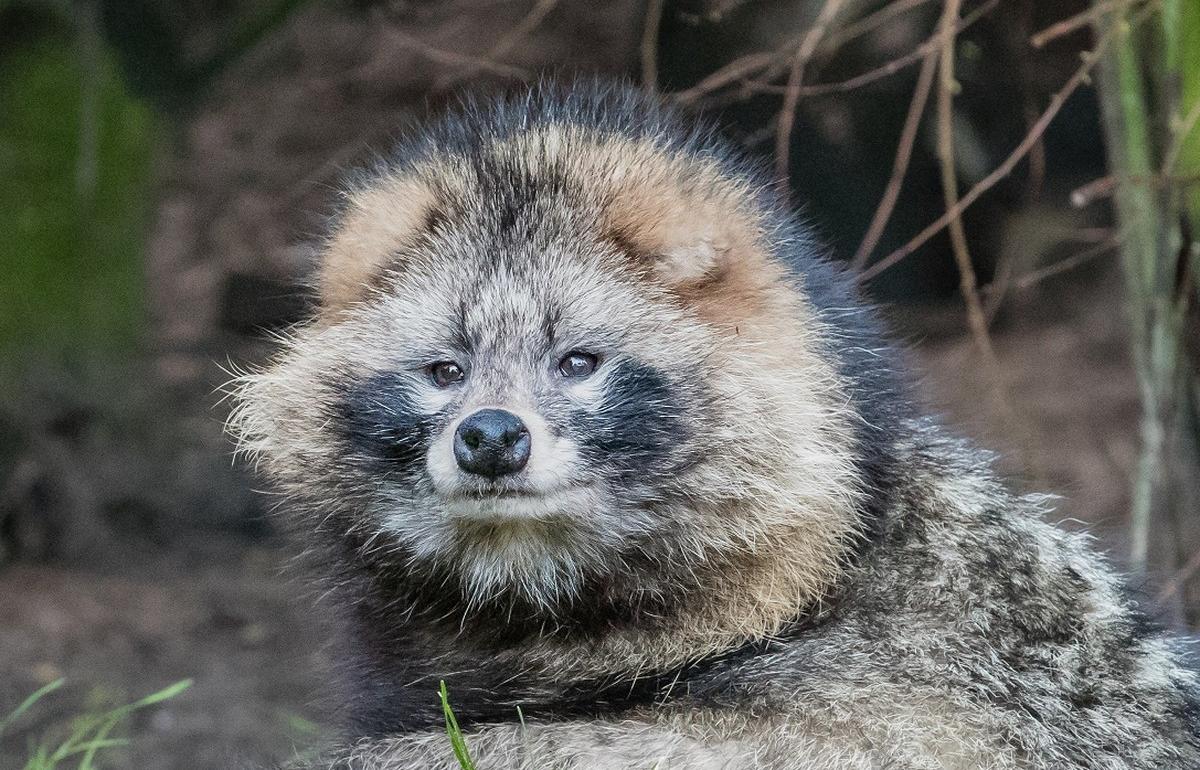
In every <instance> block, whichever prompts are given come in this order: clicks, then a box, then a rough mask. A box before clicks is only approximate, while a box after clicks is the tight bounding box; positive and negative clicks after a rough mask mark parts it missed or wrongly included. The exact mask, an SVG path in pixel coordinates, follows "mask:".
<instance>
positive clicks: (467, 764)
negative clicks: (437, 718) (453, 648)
mask: <svg viewBox="0 0 1200 770" xmlns="http://www.w3.org/2000/svg"><path fill="white" fill-rule="evenodd" d="M438 692H439V694H440V695H441V698H442V713H443V714H445V716H446V735H448V736H450V747H451V748H452V749H453V750H454V758H455V759H457V760H458V764H459V767H461V768H462V770H475V763H474V762H472V761H471V755H470V753H468V752H467V742H466V740H464V739H463V734H462V730H461V729H460V728H459V726H458V719H457V717H455V716H454V710H453V709H451V708H450V693H449V692H448V691H447V690H446V682H445V681H444V680H443V681H442V682H441V687H440V688H439V690H438Z"/></svg>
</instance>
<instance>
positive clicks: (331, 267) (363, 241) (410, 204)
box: [319, 177, 437, 315]
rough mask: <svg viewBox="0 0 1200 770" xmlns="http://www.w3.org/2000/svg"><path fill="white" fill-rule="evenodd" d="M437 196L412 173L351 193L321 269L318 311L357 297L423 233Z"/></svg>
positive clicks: (326, 311)
mask: <svg viewBox="0 0 1200 770" xmlns="http://www.w3.org/2000/svg"><path fill="white" fill-rule="evenodd" d="M436 205H437V200H436V197H435V195H434V192H433V190H432V189H430V187H429V186H428V185H427V184H425V183H424V182H422V181H420V180H419V179H416V178H413V177H390V178H387V179H385V180H383V181H382V182H381V183H379V184H377V185H374V186H372V187H370V188H368V189H364V190H360V191H357V192H355V193H353V194H352V195H351V196H350V200H349V202H348V204H347V207H346V215H345V217H344V219H343V220H342V222H341V225H340V226H339V227H338V229H337V231H336V232H335V233H334V234H333V237H332V238H331V239H330V242H329V245H328V246H327V248H326V250H325V255H324V259H323V261H322V264H321V268H320V275H319V284H320V294H321V306H322V313H323V315H328V314H335V313H337V312H340V311H342V310H345V309H346V308H347V307H349V306H350V305H352V304H353V303H354V302H356V301H359V300H361V299H362V298H363V297H364V295H365V294H366V292H367V290H368V288H369V287H370V286H371V285H372V284H373V283H374V282H375V281H376V280H377V279H378V276H379V275H380V273H381V271H382V270H383V269H384V268H385V267H386V266H387V264H388V263H389V261H391V260H393V259H395V257H396V253H397V251H399V250H400V249H403V248H404V247H405V246H406V245H409V244H411V243H412V242H413V241H414V240H415V239H416V238H417V237H418V236H419V235H420V234H421V232H422V230H423V228H424V227H425V226H426V222H427V221H428V218H429V217H430V215H431V214H432V213H433V212H434V211H435V208H436Z"/></svg>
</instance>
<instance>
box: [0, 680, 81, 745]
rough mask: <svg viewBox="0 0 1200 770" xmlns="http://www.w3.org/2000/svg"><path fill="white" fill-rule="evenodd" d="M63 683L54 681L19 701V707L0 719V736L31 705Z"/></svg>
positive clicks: (31, 706) (62, 681)
mask: <svg viewBox="0 0 1200 770" xmlns="http://www.w3.org/2000/svg"><path fill="white" fill-rule="evenodd" d="M65 681H66V680H65V679H55V680H54V681H53V682H51V683H50V684H47V685H45V686H43V687H39V688H38V689H36V690H34V691H33V693H32V694H31V695H30V696H29V697H28V698H26V699H25V700H23V701H21V705H19V706H17V707H16V708H15V709H13V710H12V711H11V712H9V714H8V716H6V717H4V718H3V719H0V735H4V731H5V730H6V729H7V728H8V727H9V726H10V725H11V724H12V723H13V722H15V721H17V720H18V719H20V718H21V715H22V714H24V713H25V712H26V711H28V710H29V709H31V708H33V705H34V704H35V703H37V702H38V701H40V700H41V699H42V698H44V697H46V696H47V695H49V694H50V693H52V692H54V691H55V690H57V689H58V688H60V687H62V686H63V683H64V682H65Z"/></svg>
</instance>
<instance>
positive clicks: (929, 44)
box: [744, 0, 1000, 97]
mask: <svg viewBox="0 0 1200 770" xmlns="http://www.w3.org/2000/svg"><path fill="white" fill-rule="evenodd" d="M999 2H1000V0H988V2H985V3H983V4H981V5H980V6H979V7H978V8H976V9H975V10H973V11H971V13H969V14H967V15H966V16H964V17H963V18H962V20H961V21H959V22H958V23H957V24H956V25H955V31H956V32H958V33H961V32H963V31H964V30H966V29H967V28H968V27H970V26H971V25H973V24H974V23H975V22H977V21H979V20H980V19H981V18H983V17H984V15H986V14H987V13H988V12H989V11H991V10H992V9H993V8H995V7H996V6H997V5H998V4H999ZM940 44H941V41H940V40H939V39H938V35H937V33H936V32H935V33H934V34H933V35H932V36H930V37H929V39H928V40H926V41H925V42H924V43H922V44H921V45H919V46H917V47H916V48H914V49H913V50H912V51H909V52H908V53H906V54H904V55H902V56H898V57H896V58H894V59H890V60H888V61H886V62H884V63H883V64H880V65H879V66H877V67H873V68H872V69H869V70H867V71H866V72H863V73H860V74H858V75H855V76H854V77H851V78H847V79H846V80H837V81H834V82H831V83H814V84H812V85H807V86H801V87H800V89H799V95H800V96H801V97H809V96H823V95H825V94H833V93H844V92H846V91H853V90H855V89H857V88H862V87H863V86H866V85H870V84H871V83H874V82H875V81H877V80H882V79H884V78H886V77H888V76H890V75H894V74H896V73H897V72H900V71H901V70H903V69H905V68H907V67H909V66H911V65H913V64H916V63H917V62H919V61H921V60H922V59H923V58H924V57H925V56H926V55H927V54H929V53H930V52H935V53H936V52H937V50H938V47H939V46H940ZM744 87H745V88H746V90H748V91H750V92H752V93H763V94H781V93H786V92H787V86H780V85H775V84H773V83H769V82H766V81H754V80H751V81H747V82H746V83H745V84H744Z"/></svg>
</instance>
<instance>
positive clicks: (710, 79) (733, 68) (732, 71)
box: [671, 51, 777, 104]
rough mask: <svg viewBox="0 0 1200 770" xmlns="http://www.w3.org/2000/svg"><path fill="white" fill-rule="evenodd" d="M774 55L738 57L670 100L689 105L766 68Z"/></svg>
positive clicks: (764, 53) (753, 54) (678, 92)
mask: <svg viewBox="0 0 1200 770" xmlns="http://www.w3.org/2000/svg"><path fill="white" fill-rule="evenodd" d="M776 55H777V54H776V52H774V51H762V52H759V53H752V54H747V55H745V56H739V57H738V58H736V59H734V60H733V61H731V62H729V63H728V64H726V65H725V66H723V67H721V68H720V69H718V70H716V71H714V72H713V73H711V74H710V75H707V76H706V77H705V78H704V79H703V80H701V81H700V82H699V83H697V84H696V85H694V86H692V87H691V88H688V89H685V90H683V91H677V92H675V93H674V94H672V96H671V98H672V99H673V100H674V101H675V102H676V103H678V104H691V103H693V102H695V101H697V100H699V99H700V98H701V97H703V96H705V95H707V94H710V93H712V92H714V91H719V90H720V89H722V88H724V87H725V86H727V85H729V84H730V83H736V82H738V81H739V80H741V79H743V78H745V77H747V76H749V75H751V74H752V73H754V72H756V71H758V70H761V69H763V68H765V67H767V66H768V65H770V63H771V62H772V61H774V60H775V57H776Z"/></svg>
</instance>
